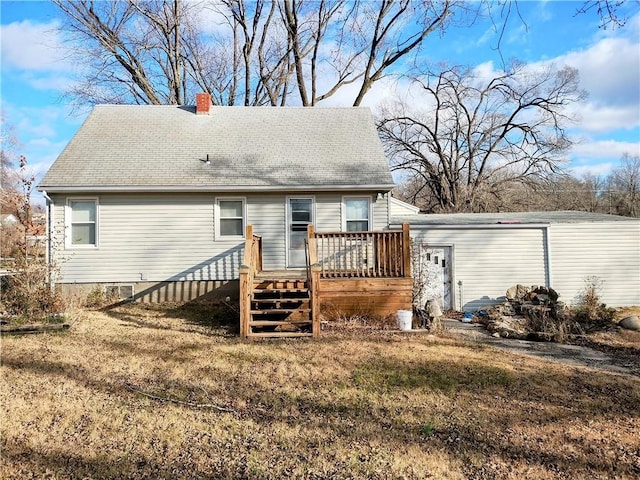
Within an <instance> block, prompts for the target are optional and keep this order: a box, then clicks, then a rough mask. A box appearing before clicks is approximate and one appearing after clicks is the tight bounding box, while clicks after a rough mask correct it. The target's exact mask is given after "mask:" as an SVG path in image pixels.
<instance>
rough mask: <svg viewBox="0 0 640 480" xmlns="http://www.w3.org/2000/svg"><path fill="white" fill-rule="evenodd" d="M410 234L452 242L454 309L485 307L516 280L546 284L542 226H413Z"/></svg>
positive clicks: (423, 240) (434, 241)
mask: <svg viewBox="0 0 640 480" xmlns="http://www.w3.org/2000/svg"><path fill="white" fill-rule="evenodd" d="M412 237H413V239H414V241H415V242H416V243H423V244H427V245H453V256H454V259H453V263H454V265H453V269H454V271H453V272H452V273H453V280H454V281H453V282H452V285H451V288H452V290H453V292H452V293H453V298H454V307H455V308H456V309H459V308H460V305H462V308H463V310H470V311H474V310H478V309H481V308H484V307H487V306H489V305H491V304H494V303H496V302H497V301H498V299H499V298H500V297H503V296H504V294H505V292H506V290H507V288H509V287H511V286H513V285H516V284H518V283H520V284H523V285H528V286H531V285H545V284H546V281H547V278H546V273H545V255H546V252H545V247H544V229H543V228H513V229H507V228H501V229H495V228H494V229H477V228H473V229H468V230H467V229H446V228H434V229H429V228H428V227H426V229H424V230H422V229H420V230H416V229H413V230H412ZM458 282H462V284H461V285H459V284H458ZM460 295H462V297H461V296H460Z"/></svg>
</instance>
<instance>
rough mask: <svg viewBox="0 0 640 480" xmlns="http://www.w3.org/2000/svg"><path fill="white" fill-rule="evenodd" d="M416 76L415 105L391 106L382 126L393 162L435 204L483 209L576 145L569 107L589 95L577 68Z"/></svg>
mask: <svg viewBox="0 0 640 480" xmlns="http://www.w3.org/2000/svg"><path fill="white" fill-rule="evenodd" d="M411 80H412V82H413V83H412V89H413V90H414V91H417V93H416V95H415V97H414V98H412V99H411V102H412V104H413V105H409V104H408V103H407V101H397V102H396V103H395V104H393V105H390V106H387V107H386V108H385V109H383V110H382V112H381V118H382V120H380V121H379V125H378V129H379V133H380V135H381V137H382V139H383V141H384V143H385V146H386V149H387V153H388V155H389V156H390V159H391V163H392V168H393V169H395V170H402V171H404V172H405V173H408V174H409V175H410V176H412V177H414V178H415V179H416V181H417V183H418V184H419V185H420V188H421V189H425V190H427V191H428V197H429V198H431V199H432V201H433V203H432V204H431V205H429V206H428V208H429V209H430V210H432V211H440V212H460V211H482V210H484V209H485V208H486V207H484V206H483V205H482V203H483V202H481V200H482V199H483V198H484V197H486V196H499V195H500V192H501V191H502V189H503V188H504V186H505V185H507V184H509V183H513V182H532V181H534V180H537V179H539V178H541V177H544V176H545V175H548V174H550V173H552V172H554V171H557V170H558V169H559V168H560V166H561V164H562V160H563V156H562V155H563V153H564V152H566V150H567V149H568V148H569V146H570V145H571V141H570V139H569V137H568V136H567V133H566V131H565V127H566V124H567V123H568V122H570V121H571V118H570V117H569V115H568V114H567V111H566V107H567V106H568V105H569V104H570V103H572V102H576V101H578V100H580V99H581V98H582V96H583V93H582V92H581V91H580V90H579V88H578V72H577V71H576V70H575V69H572V68H568V67H565V68H562V69H559V70H558V69H555V68H553V67H552V66H547V67H545V68H543V69H540V70H536V71H533V70H531V69H529V68H527V67H525V66H523V65H520V64H516V65H514V66H513V67H512V68H511V69H510V70H509V71H507V72H505V73H502V74H500V75H499V76H497V77H495V78H492V79H490V80H483V79H482V78H480V77H479V74H478V73H477V72H475V71H473V70H469V69H463V68H459V67H454V68H449V69H445V70H444V71H443V72H441V73H439V74H432V75H429V74H427V75H421V76H415V77H413V78H412V79H411ZM418 103H421V104H423V105H426V107H424V108H418V107H416V106H414V105H415V104H418Z"/></svg>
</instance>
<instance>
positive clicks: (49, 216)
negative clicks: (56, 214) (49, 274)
mask: <svg viewBox="0 0 640 480" xmlns="http://www.w3.org/2000/svg"><path fill="white" fill-rule="evenodd" d="M41 193H42V196H43V197H44V199H45V200H46V201H47V208H46V210H45V212H46V224H45V225H46V229H45V235H46V237H47V249H46V251H45V262H46V263H47V265H50V264H51V257H52V247H51V244H52V235H53V233H52V232H53V200H51V197H50V196H49V195H47V192H46V191H45V190H41ZM51 283H52V284H53V279H51Z"/></svg>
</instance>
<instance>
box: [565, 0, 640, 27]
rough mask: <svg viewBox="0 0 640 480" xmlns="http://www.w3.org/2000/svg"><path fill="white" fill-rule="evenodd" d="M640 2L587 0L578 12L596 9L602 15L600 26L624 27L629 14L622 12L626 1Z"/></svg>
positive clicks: (634, 0) (635, 0)
mask: <svg viewBox="0 0 640 480" xmlns="http://www.w3.org/2000/svg"><path fill="white" fill-rule="evenodd" d="M634 2H635V3H638V2H637V0H631V1H629V0H586V1H585V2H583V4H582V6H581V7H580V8H578V9H577V11H576V13H577V14H583V13H588V12H590V11H593V10H595V11H596V13H597V15H598V16H599V17H600V28H604V29H606V28H609V27H613V28H616V27H624V25H625V24H626V23H627V20H628V16H626V15H624V14H623V13H621V12H620V10H621V9H622V7H623V5H624V4H625V3H634Z"/></svg>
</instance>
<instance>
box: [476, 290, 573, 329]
mask: <svg viewBox="0 0 640 480" xmlns="http://www.w3.org/2000/svg"><path fill="white" fill-rule="evenodd" d="M564 311H565V305H564V304H563V303H562V302H559V301H558V293H557V292H556V291H555V290H554V289H552V288H548V287H544V286H538V285H533V286H531V287H527V286H525V285H515V286H513V287H510V288H509V289H507V291H506V294H505V299H504V301H503V302H502V303H499V304H497V305H493V306H492V307H491V308H489V309H488V310H486V312H484V313H485V315H481V316H480V319H481V320H480V321H481V322H482V323H484V324H485V326H486V328H487V330H489V331H490V332H492V333H493V334H494V336H496V337H498V336H499V337H505V338H515V339H521V340H524V339H529V340H531V339H534V338H532V337H533V336H532V330H533V331H536V330H538V329H537V328H532V324H536V323H538V322H543V321H546V320H548V319H561V318H562V317H563V314H564ZM534 336H537V335H534ZM540 340H546V339H545V338H540Z"/></svg>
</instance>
